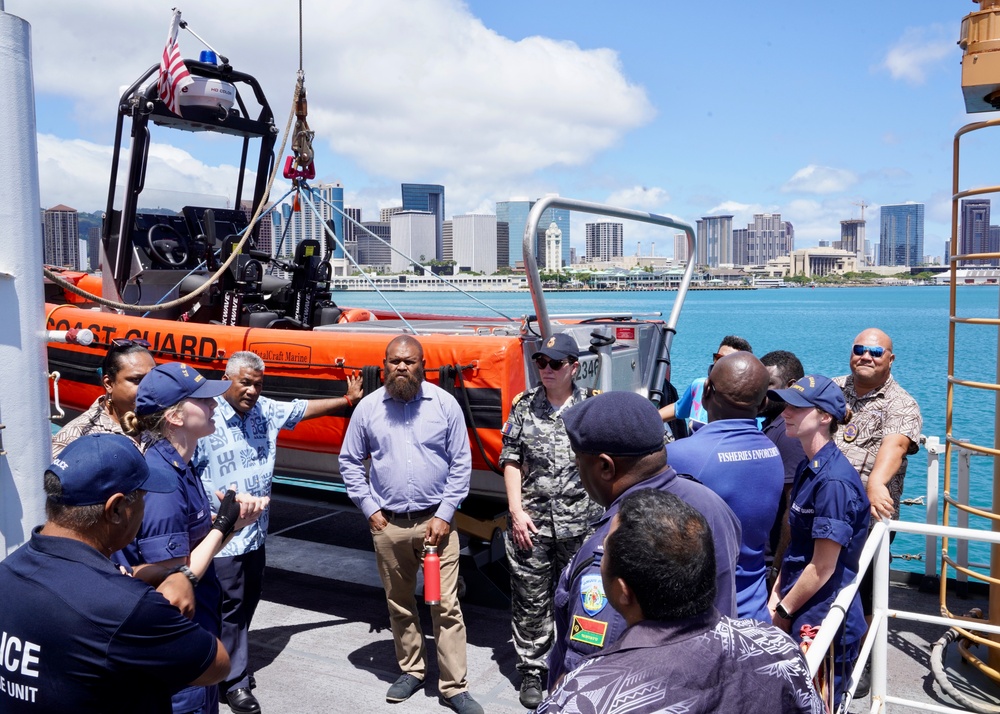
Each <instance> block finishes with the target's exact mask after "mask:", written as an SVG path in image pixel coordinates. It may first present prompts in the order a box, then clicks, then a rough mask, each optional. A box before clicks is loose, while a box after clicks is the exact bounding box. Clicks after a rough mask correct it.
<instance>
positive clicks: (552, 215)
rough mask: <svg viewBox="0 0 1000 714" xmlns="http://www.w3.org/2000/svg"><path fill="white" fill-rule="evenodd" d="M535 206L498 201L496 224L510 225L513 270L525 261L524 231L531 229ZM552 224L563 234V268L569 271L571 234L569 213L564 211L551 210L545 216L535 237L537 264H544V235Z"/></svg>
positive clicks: (523, 201)
mask: <svg viewBox="0 0 1000 714" xmlns="http://www.w3.org/2000/svg"><path fill="white" fill-rule="evenodd" d="M535 203H537V200H535V201H531V200H529V199H527V198H512V199H510V200H509V201H497V223H506V224H507V225H508V231H509V233H508V235H509V236H510V238H509V243H508V247H507V249H508V254H509V261H510V262H508V263H507V265H510V266H511V267H513V266H514V264H515V263H517V262H519V261H522V260H524V229H525V227H526V226H527V225H528V213H529V212H530V211H531V208H532V206H534V205H535ZM553 223H555V224H556V226H557V227H558V228H559V230H560V231H562V265H563V267H566V266H568V265H569V264H570V258H569V248H570V232H569V211H568V210H566V209H565V208H548V209H546V210H545V211H544V212H543V213H542V217H541V219H540V220H539V221H538V230H537V231H536V235H535V261H536V262H537V263H538V264H539V265H542V264H544V262H545V231H546V230H548V228H549V226H550V225H551V224H553Z"/></svg>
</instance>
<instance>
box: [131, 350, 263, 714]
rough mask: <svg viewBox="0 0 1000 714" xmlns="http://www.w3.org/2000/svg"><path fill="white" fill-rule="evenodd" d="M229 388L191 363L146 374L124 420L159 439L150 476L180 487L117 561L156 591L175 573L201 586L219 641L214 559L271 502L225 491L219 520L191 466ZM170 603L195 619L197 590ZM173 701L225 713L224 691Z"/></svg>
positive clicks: (200, 617)
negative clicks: (159, 476) (156, 475)
mask: <svg viewBox="0 0 1000 714" xmlns="http://www.w3.org/2000/svg"><path fill="white" fill-rule="evenodd" d="M229 386H230V383H229V382H226V381H222V380H211V379H205V377H203V376H202V375H201V374H199V373H198V371H197V370H196V369H194V368H193V367H191V366H189V365H186V364H183V363H180V362H174V363H170V364H163V365H160V366H158V367H156V368H155V369H153V370H152V371H150V372H149V373H148V374H147V375H146V376H145V377H143V379H142V381H141V382H140V383H139V390H138V392H137V394H136V400H135V411H134V412H129V413H127V414H125V415H124V416H123V417H122V427H123V429H124V430H125V433H126V434H128V435H130V436H132V437H133V438H138V437H139V435H140V434H143V435H144V436H143V438H144V440H146V441H149V442H151V443H150V445H149V447H148V449H147V450H146V454H145V457H146V464H147V465H148V466H149V470H150V473H161V474H164V475H167V476H169V477H170V478H172V479H174V480H175V481H176V482H177V484H178V486H177V490H176V491H174V492H172V493H148V494H146V497H145V505H146V513H145V515H144V516H143V519H142V526H140V528H139V533H138V534H137V535H136V538H135V540H134V541H132V543H130V544H129V545H128V546H126V547H125V548H124V549H122V550H121V551H120V552H119V553H118V554H117V557H118V558H120V560H121V561H123V562H124V563H126V564H127V565H129V566H131V567H132V568H133V570H134V572H135V575H136V576H137V577H140V578H142V579H143V580H146V581H147V582H150V583H151V584H153V585H154V586H155V585H158V584H159V583H158V580H162V579H163V578H164V577H165V576H166V575H167V574H168V573H172V572H178V571H180V572H182V573H183V574H184V575H185V576H186V577H187V579H188V580H189V581H190V583H191V585H192V586H193V588H194V600H193V604H194V607H193V616H194V620H195V622H197V623H198V624H200V625H201V626H202V627H204V628H205V629H206V630H208V631H209V632H211V633H213V634H214V635H216V636H218V635H219V632H220V631H221V607H222V589H221V587H220V585H219V581H218V578H217V577H216V574H215V568H214V567H213V565H212V558H214V557H215V555H216V554H217V553H218V552H219V551H220V550H222V547H223V545H225V542H226V541H227V540H228V539H229V537H230V536H231V535H232V533H233V532H234V531H235V530H237V529H239V528H241V527H243V526H244V525H246V524H248V523H252V522H253V521H255V520H256V519H257V518H259V517H260V514H261V513H262V512H263V509H264V508H265V507H266V506H267V504H268V500H269V499H267V498H256V497H253V496H249V495H247V494H240V496H239V498H238V499H237V496H236V493H235V492H234V491H229V492H228V493H226V494H222V493H221V492H218V493H216V496H218V498H219V505H218V507H217V509H216V510H217V516H216V517H215V519H214V521H213V519H212V507H211V504H210V502H209V499H208V496H207V494H206V493H205V489H204V486H203V485H202V483H201V479H200V478H198V476H197V475H196V474H195V473H194V470H193V469H192V468H191V458H192V457H193V455H194V450H195V447H196V446H197V445H198V440H199V439H201V438H203V437H206V436H209V435H210V434H212V433H213V432H214V431H215V424H214V422H213V421H212V414H213V412H214V411H215V405H216V401H215V398H216V397H218V396H220V395H222V394H223V392H225V391H226V390H227V389H228V388H229ZM172 580H174V581H176V580H180V581H181V584H182V585H183V582H184V581H183V579H180V578H173V579H172ZM185 595H186V596H187V597H186V598H185ZM168 599H170V600H171V602H174V603H175V604H178V606H180V607H181V609H182V611H185V614H188V615H189V616H190V615H191V614H192V612H191V604H192V601H191V599H190V592H187V593H178V594H175V595H174V596H173V597H171V596H168ZM171 704H172V707H173V711H174V712H177V713H178V714H181V713H184V714H187V713H190V712H205V713H214V712H218V710H219V694H218V687H217V686H214V685H213V686H211V687H188V688H186V689H183V690H181V691H180V692H178V693H177V694H175V695H174V696H173V697H172V700H171Z"/></svg>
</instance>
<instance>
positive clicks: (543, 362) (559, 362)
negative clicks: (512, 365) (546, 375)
mask: <svg viewBox="0 0 1000 714" xmlns="http://www.w3.org/2000/svg"><path fill="white" fill-rule="evenodd" d="M535 364H536V365H538V369H540V370H542V369H545V368H546V367H548V368H549V369H551V370H552V371H554V372H558V371H559V370H560V369H562V368H563V365H564V364H566V360H564V359H550V358H548V357H535Z"/></svg>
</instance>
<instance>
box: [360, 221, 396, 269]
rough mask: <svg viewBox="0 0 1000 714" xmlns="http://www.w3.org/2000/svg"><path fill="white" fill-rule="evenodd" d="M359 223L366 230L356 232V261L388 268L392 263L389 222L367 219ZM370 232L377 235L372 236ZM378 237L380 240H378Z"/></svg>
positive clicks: (375, 266) (374, 266)
mask: <svg viewBox="0 0 1000 714" xmlns="http://www.w3.org/2000/svg"><path fill="white" fill-rule="evenodd" d="M361 225H362V226H364V227H365V228H366V229H367V230H364V231H359V232H358V255H357V260H358V263H360V264H361V265H367V266H370V267H373V268H388V267H389V265H390V264H391V263H392V249H391V248H390V247H389V246H390V245H391V240H390V239H391V231H390V225H389V222H388V221H368V222H367V223H362V224H361ZM372 233H374V234H375V236H377V237H372V235H371V234H372ZM379 238H381V240H378V239H379Z"/></svg>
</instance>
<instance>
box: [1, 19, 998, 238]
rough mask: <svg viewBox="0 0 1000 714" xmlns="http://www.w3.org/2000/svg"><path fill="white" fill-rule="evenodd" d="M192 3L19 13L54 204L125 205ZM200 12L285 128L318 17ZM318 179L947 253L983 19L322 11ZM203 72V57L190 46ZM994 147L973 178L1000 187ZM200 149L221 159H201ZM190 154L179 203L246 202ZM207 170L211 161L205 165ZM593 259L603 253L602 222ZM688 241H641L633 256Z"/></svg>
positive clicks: (182, 167)
mask: <svg viewBox="0 0 1000 714" xmlns="http://www.w3.org/2000/svg"><path fill="white" fill-rule="evenodd" d="M176 2H177V0H144V2H142V3H135V2H126V0H92V1H89V2H86V3H81V2H77V1H75V0H6V11H7V12H8V13H11V14H14V15H17V16H19V17H22V18H24V19H25V20H27V21H28V22H29V23H30V24H31V25H32V43H33V49H34V57H33V63H34V71H35V91H36V107H37V109H36V111H37V125H38V132H39V154H40V175H41V184H42V185H41V199H42V205H43V206H49V205H54V204H56V203H65V204H68V205H70V206H73V207H74V208H77V209H79V210H86V211H91V210H98V209H102V208H103V206H104V202H105V194H106V191H107V175H108V170H109V164H110V149H109V146H110V143H111V141H112V138H113V129H114V110H115V105H116V96H117V93H118V91H119V88H120V87H121V86H123V85H126V84H128V83H130V82H131V81H133V80H134V79H135V78H136V77H137V76H138V75H139V74H140V73H141V72H142V71H143V70H144V69H145V68H146V67H148V66H149V65H151V64H153V63H154V62H156V61H157V60H158V56H159V53H160V50H161V48H162V45H163V41H164V38H165V35H166V27H167V23H168V21H169V18H170V8H171V7H172V6H173V5H174V4H176ZM200 5H204V6H206V7H200V6H197V5H195V4H192V5H190V6H188V7H185V6H184V5H181V8H182V10H185V12H184V17H185V19H186V20H188V22H190V24H191V26H192V28H193V29H195V31H197V32H198V33H199V34H200V35H202V36H203V37H204V38H205V39H206V40H208V41H209V42H211V43H212V44H213V45H216V46H217V48H218V49H219V50H220V51H221V52H223V53H224V54H227V55H228V56H229V57H230V59H231V60H232V62H233V64H234V65H235V66H236V67H237V68H238V69H241V70H243V71H246V72H249V73H251V74H253V75H255V76H257V77H258V78H259V79H260V80H261V82H262V84H263V86H264V89H265V92H266V93H267V94H268V96H269V99H270V102H271V104H272V107H273V108H274V112H275V115H276V116H277V117H278V118H279V120H280V123H281V125H282V126H283V125H284V119H285V117H287V113H288V110H289V102H290V98H291V92H292V87H293V83H294V77H295V70H296V69H297V65H298V46H297V40H298V37H297V33H298V20H297V17H296V11H297V6H298V3H297V2H293V1H292V0H281V2H263V1H261V0H244V1H243V2H236V1H235V0H215V1H213V2H212V3H201V4H200ZM303 5H304V7H305V17H306V25H305V26H306V37H305V60H304V61H305V72H306V86H307V88H308V91H309V107H310V124H311V125H312V128H313V129H314V130H316V132H317V138H316V149H317V156H316V166H317V172H318V176H317V178H318V179H322V180H339V181H341V182H342V183H343V184H344V186H345V192H346V196H347V203H348V204H349V205H353V206H359V207H361V208H362V210H363V212H364V218H365V219H366V220H370V219H373V218H375V216H374V213H375V211H377V209H378V208H379V207H384V206H389V205H397V204H398V203H399V183H400V182H402V181H413V182H430V183H442V184H444V185H445V190H446V201H447V206H446V207H447V212H448V214H449V215H452V214H456V213H465V212H470V211H476V212H493V211H494V204H495V201H497V200H505V199H508V198H512V197H537V196H540V195H543V194H545V193H559V194H561V195H563V196H568V197H573V198H580V199H585V200H591V201H598V202H611V203H617V204H619V205H625V206H628V207H632V208H638V209H643V210H649V211H653V212H657V213H668V214H672V215H675V216H677V217H679V218H681V219H683V220H685V221H688V222H691V223H694V222H695V221H696V220H697V219H698V218H699V217H701V216H703V215H709V214H713V213H732V214H734V215H735V216H736V217H735V219H734V226H735V227H741V226H742V225H745V224H746V222H747V221H748V220H750V218H751V216H752V214H753V213H755V212H780V213H781V214H782V216H783V218H785V219H786V220H789V221H791V222H792V223H793V224H794V225H795V228H796V245H797V246H798V247H804V246H808V245H815V244H816V242H817V241H818V240H823V239H831V240H836V239H837V238H838V236H839V222H840V221H841V220H845V219H848V218H857V217H859V215H860V209H859V207H858V206H857V205H855V204H857V203H859V202H861V201H864V202H866V203H868V204H870V207H869V208H868V209H867V210H866V213H865V218H866V219H868V238H869V239H872V238H873V237H875V238H876V239H877V235H878V206H879V205H882V204H891V203H903V202H907V201H917V202H922V203H925V204H926V206H927V209H926V216H927V218H926V225H925V231H926V237H925V253H927V254H930V255H940V254H942V253H943V242H944V240H945V238H946V236H947V234H948V232H949V230H950V228H949V221H950V219H949V216H950V193H951V141H952V137H953V135H954V132H955V131H956V129H958V128H959V127H960V126H962V125H963V124H965V123H967V122H969V121H974V120H979V119H982V118H984V117H985V116H987V115H974V116H970V115H966V114H965V111H964V104H963V101H962V94H961V86H960V71H961V67H960V59H961V51H960V49H959V48H958V47H957V45H956V40H957V39H958V34H959V26H960V23H961V19H962V17H963V15H964V14H967V13H969V12H972V11H973V10H975V9H976V8H977V6H976V5H975V4H974V3H972V2H967V3H960V2H943V1H942V0H911V1H910V2H906V3H903V2H890V3H885V2H883V3H872V2H862V1H860V0H839V1H838V2H836V3H815V2H810V3H792V2H788V0H780V1H779V0H758V2H753V3H746V2H744V3H725V4H723V3H689V2H684V3H681V2H669V1H663V0H661V1H659V2H638V1H635V2H627V1H625V2H620V3H608V2H591V1H589V0H575V1H573V2H570V1H568V0H547V1H546V2H537V1H536V2H527V1H526V0H504V1H503V2H499V1H497V0H473V1H471V2H468V3H461V2H456V1H454V0H354V1H352V2H347V1H344V0H304V2H303ZM180 41H181V49H182V51H183V52H184V55H185V56H197V53H198V51H199V50H200V49H202V47H201V46H200V44H199V43H198V41H197V40H196V39H195V38H194V37H193V36H191V35H190V34H187V33H183V32H182V34H181V37H180ZM976 146H977V145H976V144H975V143H973V144H970V148H969V149H967V152H968V153H967V156H968V157H969V161H968V165H967V170H966V172H965V173H964V174H963V181H966V182H968V184H969V185H971V184H973V183H997V181H996V179H995V178H991V177H990V176H989V174H988V172H987V169H988V166H987V165H986V163H987V162H986V159H987V158H988V156H989V154H988V152H986V151H979V152H977V151H976V150H975V149H976ZM196 148H197V153H196ZM226 148H227V147H225V146H221V145H220V144H219V143H218V142H215V143H213V142H211V141H208V142H207V143H206V142H204V141H202V142H201V143H200V144H198V145H197V147H196V143H195V141H194V140H191V141H188V140H187V138H185V137H182V138H181V140H179V141H177V142H176V150H174V151H164V152H161V153H160V154H158V155H157V157H156V160H157V162H158V163H159V164H160V166H159V168H160V169H161V174H160V175H162V176H163V182H164V188H165V189H171V190H174V191H182V190H183V191H207V192H210V193H215V194H218V195H220V196H225V195H227V191H228V190H229V189H228V188H227V186H228V183H227V181H226V179H227V178H231V175H232V168H231V163H232V162H233V161H235V160H236V159H237V156H236V155H234V154H233V152H232V151H226ZM188 152H190V153H188ZM586 220H587V218H586V217H580V218H577V219H575V220H574V226H573V243H574V245H576V246H577V247H578V252H582V239H583V230H582V224H583V222H584V221H586ZM637 241H642V246H643V254H648V252H649V246H650V244H651V243H652V242H654V241H655V242H656V243H657V254H660V255H662V254H669V252H670V249H671V248H672V240H671V239H670V237H669V236H666V235H663V234H662V232H661V233H657V232H656V229H653V228H650V227H645V226H637V225H627V226H626V229H625V246H626V252H627V253H630V252H634V251H635V245H636V242H637Z"/></svg>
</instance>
